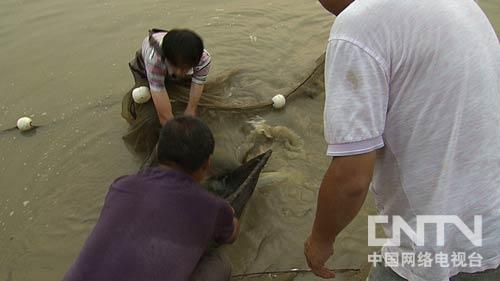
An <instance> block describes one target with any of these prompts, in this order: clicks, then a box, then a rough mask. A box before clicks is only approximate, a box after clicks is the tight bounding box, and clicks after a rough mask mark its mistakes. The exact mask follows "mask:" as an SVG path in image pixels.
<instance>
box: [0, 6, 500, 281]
mask: <svg viewBox="0 0 500 281" xmlns="http://www.w3.org/2000/svg"><path fill="white" fill-rule="evenodd" d="M479 3H480V5H481V6H482V7H483V9H484V10H485V12H486V13H487V15H488V16H489V17H490V19H491V21H492V23H493V25H494V26H495V29H496V30H497V33H499V34H500V0H480V1H479ZM333 20H334V17H333V16H331V15H329V14H328V13H327V12H326V11H325V10H323V8H322V7H321V6H320V5H319V3H318V2H317V1H295V0H293V1H284V0H274V1H263V0H253V1H228V0H207V1H195V0H182V1H181V0H169V1H160V0H154V1H153V0H145V1H129V0H120V1H117V0H110V1H97V0H82V1H67V0H64V1H63V0H42V1H40V0H2V1H1V3H0V38H1V39H0V46H1V53H0V62H1V64H2V67H1V68H0V77H1V78H0V97H1V98H0V130H5V129H8V128H10V127H13V126H15V123H16V120H17V118H19V117H21V116H24V115H26V116H32V117H33V119H34V123H35V124H36V125H41V127H40V128H38V129H37V130H36V131H32V132H30V133H28V134H21V133H20V132H18V131H11V132H8V133H2V134H0V280H7V281H13V280H15V281H22V280H44V281H45V280H46V281H49V280H60V279H61V278H62V276H63V275H64V273H65V271H66V270H67V269H68V267H69V266H70V264H71V263H72V262H73V260H74V258H75V257H76V255H77V254H78V252H79V250H80V248H81V247H82V244H83V242H84V241H85V239H86V238H87V236H88V234H89V232H90V231H91V229H92V227H93V226H94V224H95V223H96V220H97V216H98V214H99V211H100V207H101V206H102V203H103V200H104V196H105V194H106V192H107V189H108V186H109V184H110V183H111V182H112V181H113V180H114V179H115V178H117V177H119V176H121V175H124V174H130V173H133V172H135V171H137V169H138V167H139V166H140V160H139V159H138V158H137V157H136V156H135V155H133V154H132V153H131V152H130V151H129V150H128V149H127V147H126V146H125V144H124V143H123V141H122V139H121V136H122V135H123V134H124V133H125V132H126V130H127V125H126V122H125V121H124V120H123V119H121V117H120V110H121V98H122V95H123V93H124V92H125V91H126V90H128V89H129V88H130V87H131V86H132V76H131V75H130V72H129V70H128V66H127V63H128V61H129V60H130V59H131V58H132V56H133V54H134V52H135V50H136V49H137V48H138V47H139V46H140V42H141V41H142V40H143V38H144V37H145V36H146V34H147V30H148V29H149V28H152V27H160V28H174V27H186V28H191V29H193V30H195V31H197V32H198V33H199V34H200V35H202V37H203V38H204V40H205V44H206V48H207V49H208V50H209V51H210V52H211V54H212V56H213V62H214V68H213V71H212V73H211V76H212V77H215V76H217V74H220V73H223V72H224V71H227V70H231V69H239V70H240V72H239V74H238V75H237V76H236V77H234V79H233V80H232V82H231V87H230V88H229V89H228V100H231V101H232V102H235V103H240V104H251V103H255V102H262V101H268V100H269V99H271V97H273V96H274V95H275V94H278V93H284V92H286V91H289V90H290V89H292V88H293V87H295V86H296V85H297V84H298V83H300V82H301V81H302V80H303V79H304V78H305V77H307V75H308V74H309V73H310V72H311V70H312V69H313V68H314V66H315V59H316V58H317V57H319V56H320V55H321V54H322V53H323V51H324V49H325V44H326V40H327V37H328V33H329V29H330V26H331V24H332V22H333ZM323 100H324V90H323V87H322V77H321V76H318V77H314V79H312V81H311V82H310V83H308V84H307V85H306V87H305V88H304V89H303V90H302V91H299V94H298V95H297V96H296V98H294V99H292V100H289V101H288V104H287V107H286V108H285V109H284V110H280V111H276V110H265V111H259V112H244V113H241V112H221V111H217V110H202V111H201V113H200V115H201V117H202V118H203V119H204V120H206V122H207V123H208V124H209V125H210V127H211V128H212V130H213V131H214V135H215V138H216V145H217V148H216V152H215V158H216V161H215V162H216V164H217V165H219V166H225V167H232V166H236V165H237V164H238V163H239V161H240V159H241V158H242V155H243V153H245V152H247V151H248V150H250V152H251V153H253V154H256V153H258V152H259V151H263V150H265V149H267V148H272V149H273V150H274V154H273V156H272V159H271V161H270V162H269V164H268V165H267V167H266V169H265V170H264V172H263V174H262V176H261V180H260V181H259V184H258V187H257V190H256V192H255V194H254V196H253V198H252V200H251V201H250V202H249V204H248V205H247V209H246V212H245V214H244V216H243V218H242V234H241V236H240V238H239V240H238V241H237V242H236V243H235V244H234V245H231V246H225V247H224V248H223V249H222V251H223V253H224V255H226V256H227V257H228V258H229V259H230V260H231V261H232V263H233V269H234V270H233V271H234V273H235V274H236V273H244V272H256V271H266V270H288V269H291V268H305V267H306V263H305V260H304V257H303V241H304V239H305V238H306V236H307V234H308V233H309V230H310V228H311V225H312V221H313V217H314V208H315V202H316V195H317V191H318V187H319V184H320V181H321V178H322V175H323V173H324V171H325V169H326V166H327V165H328V162H329V158H328V157H326V156H325V148H326V145H325V142H324V139H323V119H322V117H323V116H322V113H323ZM252 120H253V124H257V125H255V126H256V127H257V129H255V128H254V127H253V126H252V125H251V124H250V123H249V121H252ZM264 120H265V121H264ZM259 122H260V123H259ZM262 122H265V123H262ZM269 126H270V127H269ZM275 126H282V127H277V128H274V130H270V128H271V129H272V128H273V127H275ZM258 129H261V130H258ZM266 130H268V131H269V130H270V131H271V132H275V134H268V136H267V137H266V136H264V133H263V132H264V131H266ZM249 136H250V137H249ZM252 136H253V137H252ZM371 213H374V207H373V202H372V199H371V198H368V200H367V203H366V204H365V206H364V207H363V209H362V211H361V213H360V215H359V216H358V217H357V218H356V219H355V221H354V222H353V223H352V224H351V225H350V226H349V227H348V228H347V229H346V230H345V231H344V232H343V233H342V235H341V236H340V237H339V238H338V239H337V242H336V245H335V250H336V254H335V257H334V258H333V259H331V260H330V262H329V265H330V266H331V267H335V268H359V267H363V265H365V264H366V260H367V254H368V253H370V252H372V251H373V250H374V249H369V248H368V247H367V223H366V216H367V215H368V214H371ZM353 275H354V274H353V273H346V274H339V278H338V279H337V280H361V279H359V278H357V277H356V276H353ZM274 277H276V278H273V277H272V276H261V277H258V278H252V279H248V280H316V279H315V278H314V277H313V276H312V275H311V274H299V275H297V276H296V275H295V274H285V275H278V276H274Z"/></svg>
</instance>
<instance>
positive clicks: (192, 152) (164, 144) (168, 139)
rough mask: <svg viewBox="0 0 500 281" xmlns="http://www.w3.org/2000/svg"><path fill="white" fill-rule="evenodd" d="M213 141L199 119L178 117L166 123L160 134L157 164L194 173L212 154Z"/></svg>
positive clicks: (205, 126) (212, 137)
mask: <svg viewBox="0 0 500 281" xmlns="http://www.w3.org/2000/svg"><path fill="white" fill-rule="evenodd" d="M214 148H215V141H214V136H213V135H212V132H211V131H210V128H208V126H207V125H205V123H203V122H202V121H201V120H200V119H198V118H195V117H190V116H178V117H175V118H174V119H172V120H170V121H168V122H167V123H166V124H165V125H164V126H163V128H162V129H161V132H160V139H159V141H158V162H159V163H160V164H164V165H168V164H170V163H175V164H177V165H179V166H180V167H181V168H183V169H185V170H186V171H188V172H194V171H196V170H198V169H199V168H201V166H202V165H203V164H204V163H205V162H206V161H207V160H208V158H209V157H210V155H212V154H213V153H214Z"/></svg>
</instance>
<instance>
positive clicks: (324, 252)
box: [304, 236, 335, 279]
mask: <svg viewBox="0 0 500 281" xmlns="http://www.w3.org/2000/svg"><path fill="white" fill-rule="evenodd" d="M304 255H305V256H306V259H307V264H308V265H309V267H310V268H311V270H312V271H313V273H314V274H315V275H317V276H319V277H321V278H325V279H331V278H334V277H335V272H334V271H333V270H330V269H328V268H326V267H325V263H326V261H327V260H328V259H329V258H330V257H331V256H332V255H333V244H331V243H322V242H320V241H317V240H315V239H313V238H312V236H309V238H307V240H306V242H305V243H304Z"/></svg>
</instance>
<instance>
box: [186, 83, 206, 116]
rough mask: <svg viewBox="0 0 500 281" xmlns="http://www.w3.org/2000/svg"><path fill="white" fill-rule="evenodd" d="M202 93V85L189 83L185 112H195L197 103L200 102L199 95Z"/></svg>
mask: <svg viewBox="0 0 500 281" xmlns="http://www.w3.org/2000/svg"><path fill="white" fill-rule="evenodd" d="M202 93H203V85H199V84H195V83H192V84H191V89H190V92H189V102H188V105H187V107H186V112H191V113H195V112H196V108H197V107H198V103H199V102H200V99H201V95H202Z"/></svg>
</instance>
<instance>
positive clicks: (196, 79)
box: [121, 29, 211, 155]
mask: <svg viewBox="0 0 500 281" xmlns="http://www.w3.org/2000/svg"><path fill="white" fill-rule="evenodd" d="M129 67H130V70H131V72H132V75H133V76H134V80H135V85H134V87H133V88H132V89H131V90H129V91H128V92H127V93H126V94H125V96H124V97H123V101H122V113H121V115H122V117H123V118H124V119H125V120H127V122H128V123H129V125H130V127H129V130H128V133H127V134H126V135H125V136H124V137H123V139H124V140H125V142H126V143H127V144H129V145H130V146H131V148H132V149H133V150H134V151H135V152H138V153H145V154H146V155H148V154H149V153H151V152H152V151H153V149H154V147H155V146H156V143H157V141H158V135H159V131H160V129H161V127H162V126H163V125H164V124H165V123H166V122H167V121H168V120H171V119H173V118H174V115H173V111H172V105H171V103H170V97H174V96H176V95H178V94H179V93H180V92H182V93H184V90H186V95H189V100H188V104H187V107H186V109H185V110H184V115H188V116H196V109H197V107H198V103H199V101H200V98H201V95H202V93H203V88H204V85H205V83H206V82H207V76H208V73H209V71H210V67H211V57H210V54H209V53H208V52H207V51H206V50H205V49H204V45H203V40H202V39H201V38H200V36H198V35H197V34H196V33H194V32H193V31H190V30H186V29H173V30H170V31H166V30H161V29H152V30H150V31H149V35H148V36H147V37H146V38H145V39H144V40H143V41H142V45H141V48H140V49H139V50H138V51H137V52H136V54H135V57H134V59H133V60H132V61H131V62H130V63H129ZM141 86H146V87H149V89H150V91H151V97H152V99H151V100H149V101H148V102H146V103H142V104H139V103H136V102H134V100H133V97H132V92H133V90H134V89H135V88H138V87H141ZM178 86H180V87H178ZM167 89H169V91H170V95H171V96H170V97H169V93H167ZM177 90H180V91H177ZM174 91H175V92H174ZM188 91H189V94H188V93H187V92H188Z"/></svg>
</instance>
